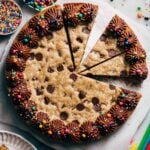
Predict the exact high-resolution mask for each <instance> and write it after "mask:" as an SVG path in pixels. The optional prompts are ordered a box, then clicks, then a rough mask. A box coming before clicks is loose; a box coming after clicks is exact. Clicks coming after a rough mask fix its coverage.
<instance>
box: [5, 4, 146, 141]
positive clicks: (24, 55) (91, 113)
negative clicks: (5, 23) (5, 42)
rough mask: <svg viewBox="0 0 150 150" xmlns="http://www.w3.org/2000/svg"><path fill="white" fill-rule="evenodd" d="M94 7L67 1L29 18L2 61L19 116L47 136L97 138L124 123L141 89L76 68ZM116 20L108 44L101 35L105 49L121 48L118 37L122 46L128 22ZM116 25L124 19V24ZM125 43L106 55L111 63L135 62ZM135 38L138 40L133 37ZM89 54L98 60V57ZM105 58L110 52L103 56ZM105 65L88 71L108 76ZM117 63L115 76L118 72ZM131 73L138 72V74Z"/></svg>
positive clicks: (80, 139) (93, 15) (81, 138)
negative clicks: (131, 88)
mask: <svg viewBox="0 0 150 150" xmlns="http://www.w3.org/2000/svg"><path fill="white" fill-rule="evenodd" d="M97 11H98V6H96V5H93V4H87V3H71V4H65V5H64V9H63V8H61V7H60V6H59V5H55V6H53V7H49V8H48V9H45V10H44V11H43V12H40V13H39V14H37V15H35V16H34V17H33V18H31V19H30V20H29V22H28V23H27V24H26V25H25V26H24V27H23V28H22V30H21V31H20V33H19V34H18V35H17V37H16V39H15V40H14V42H13V44H12V46H11V48H10V52H9V56H8V58H7V62H6V78H7V81H8V87H9V88H8V91H9V95H10V96H11V98H12V101H13V104H14V105H15V107H16V109H17V111H18V113H19V115H20V116H21V117H22V118H23V119H24V120H25V121H26V122H27V123H28V124H30V126H32V127H34V128H35V129H37V130H38V131H40V132H41V133H43V134H44V135H45V136H47V138H49V139H55V140H57V141H64V142H71V143H72V142H74V143H82V142H87V141H94V140H98V139H100V138H102V137H104V136H107V135H109V134H111V133H112V132H113V131H115V130H116V129H117V128H118V127H119V126H120V125H122V124H123V123H124V122H125V121H126V120H127V119H128V117H129V116H130V115H131V113H132V112H133V111H134V109H135V108H136V106H137V104H138V102H139V101H140V98H141V94H140V93H138V92H134V91H130V90H126V89H123V88H121V87H117V86H114V85H112V84H109V83H104V82H101V81H97V80H95V79H92V78H89V77H86V76H83V75H81V74H80V73H78V71H79V70H78V69H79V68H83V69H85V68H84V67H83V65H81V64H80V60H81V59H82V56H83V53H84V49H85V46H86V42H87V40H88V37H89V35H90V30H91V29H90V27H92V25H93V23H94V19H95V17H96V14H97ZM118 19H120V20H121V18H118ZM113 20H114V18H113ZM115 23H116V30H114V28H115V27H114V25H112V28H113V29H112V30H110V34H114V35H115V38H114V36H113V37H110V39H108V43H107V42H106V38H107V37H105V39H103V41H105V44H104V43H103V45H104V49H105V48H106V49H111V48H112V47H113V48H114V47H116V51H117V52H120V47H117V46H118V45H117V46H116V43H117V42H118V41H120V42H118V43H119V44H120V45H119V46H123V45H122V44H123V43H122V42H121V41H122V40H121V38H120V34H121V33H120V32H125V31H124V28H126V26H127V25H126V24H125V23H120V22H117V21H116V22H115ZM117 23H118V24H117ZM120 24H123V29H122V28H120ZM89 26H90V27H89ZM118 34H119V35H118ZM127 35H128V34H127ZM116 36H117V37H116ZM118 36H119V37H118ZM108 38H109V37H108ZM124 38H127V40H128V39H129V38H130V36H126V33H124ZM135 38H136V36H135ZM117 40H118V41H117ZM109 43H110V44H109ZM121 43H122V44H121ZM128 43H129V45H130V46H127V45H125V46H123V49H124V48H125V49H126V48H129V47H130V48H131V47H132V48H131V49H130V50H129V51H126V50H125V52H126V53H125V54H123V55H122V54H121V55H120V56H116V58H112V59H111V60H109V61H112V62H111V63H113V61H114V59H117V61H118V60H119V61H120V59H121V60H122V59H123V62H122V64H121V67H120V68H121V69H122V68H123V69H124V63H126V62H125V61H127V62H128V63H129V64H131V65H132V63H131V62H133V61H134V58H131V55H133V57H134V53H133V52H134V51H135V50H134V46H133V43H135V41H134V40H131V41H130V40H129V42H128ZM136 43H139V42H138V40H137V38H136ZM131 45H132V46H131ZM134 45H135V44H134ZM138 45H139V44H138ZM96 47H99V48H98V51H100V49H101V47H103V46H102V45H101V43H100V44H98V45H97V46H96ZM94 49H95V48H94ZM108 51H111V50H108ZM143 51H144V50H143V49H141V53H142V55H143V57H141V56H139V55H140V54H138V56H137V55H136V54H135V57H136V58H135V59H136V63H133V65H137V68H136V67H135V66H134V69H135V70H136V69H137V70H138V69H139V70H140V68H141V65H139V66H140V67H139V66H138V64H139V63H142V64H146V61H145V57H146V53H145V51H144V52H143ZM94 53H95V52H94ZM98 53H99V52H98ZM109 53H111V52H109ZM112 53H113V52H112ZM89 55H90V54H89ZM88 57H91V56H88ZM92 57H93V58H95V59H97V58H96V57H97V56H95V57H94V56H92ZM108 57H112V55H111V56H107V57H106V59H107V58H108ZM124 58H126V59H125V60H124ZM87 59H88V58H87ZM98 60H99V61H101V59H100V58H98V59H97V60H96V61H92V60H91V61H90V59H89V60H88V64H90V65H91V66H92V65H95V62H97V61H98ZM132 60H133V61H132ZM109 61H108V63H109ZM93 62H94V63H93ZM134 62H135V61H134ZM98 63H99V62H98ZM105 63H107V62H105ZM105 63H103V64H105ZM117 63H120V62H117ZM103 64H99V65H98V66H99V67H100V66H102V69H99V68H98V69H97V67H98V66H95V70H94V71H93V70H92V69H94V67H93V68H92V69H91V70H90V73H91V72H92V73H93V74H97V73H98V74H100V73H102V75H103V74H104V75H105V74H108V75H110V76H111V73H110V72H111V69H109V68H107V69H106V71H105V70H103V68H104V67H103ZM91 66H89V67H91ZM104 66H105V65H104ZM106 66H107V65H106ZM113 67H115V66H113ZM116 67H117V66H116ZM128 67H130V65H128ZM128 67H127V68H128ZM120 68H119V71H118V69H117V71H116V72H115V75H118V72H120V70H121V69H120ZM142 68H143V67H142ZM86 69H88V68H86ZM134 69H133V68H132V70H134ZM99 70H100V73H99ZM101 70H102V71H101ZM130 72H131V71H130ZM133 72H134V71H133ZM137 72H138V71H137ZM85 73H86V71H85ZM146 75H147V70H146V71H145V72H142V75H141V76H142V77H143V78H142V79H145V78H146ZM134 76H138V77H139V75H138V74H134Z"/></svg>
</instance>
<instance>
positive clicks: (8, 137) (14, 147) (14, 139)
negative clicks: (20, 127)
mask: <svg viewBox="0 0 150 150" xmlns="http://www.w3.org/2000/svg"><path fill="white" fill-rule="evenodd" d="M2 144H4V145H5V146H7V147H8V148H9V150H37V149H36V148H35V147H34V146H33V145H32V144H31V143H29V142H28V141H27V140H25V139H24V138H23V137H21V136H20V135H17V134H15V133H12V132H9V131H0V145H2Z"/></svg>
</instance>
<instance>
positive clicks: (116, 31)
mask: <svg viewBox="0 0 150 150" xmlns="http://www.w3.org/2000/svg"><path fill="white" fill-rule="evenodd" d="M126 28H127V26H126V24H125V22H124V21H123V20H122V19H121V18H120V17H118V16H117V15H116V16H114V17H113V19H112V20H111V21H110V23H109V25H108V27H107V29H106V31H107V32H108V33H109V34H111V35H112V36H114V37H118V36H120V35H121V33H122V31H123V30H125V29H126Z"/></svg>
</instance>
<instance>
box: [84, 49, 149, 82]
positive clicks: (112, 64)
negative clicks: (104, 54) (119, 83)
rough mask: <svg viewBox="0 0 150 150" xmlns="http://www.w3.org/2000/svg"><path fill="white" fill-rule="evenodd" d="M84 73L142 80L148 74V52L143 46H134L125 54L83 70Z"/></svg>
mask: <svg viewBox="0 0 150 150" xmlns="http://www.w3.org/2000/svg"><path fill="white" fill-rule="evenodd" d="M82 74H83V75H94V76H109V77H130V78H133V79H138V80H139V81H142V80H144V79H146V77H147V75H148V68H147V65H146V52H145V51H144V49H142V47H134V48H132V49H131V50H129V51H127V52H126V53H124V54H121V55H119V56H117V57H114V58H112V59H110V60H108V61H106V62H104V63H102V64H99V65H97V66H95V67H93V68H91V69H88V70H86V71H85V72H82Z"/></svg>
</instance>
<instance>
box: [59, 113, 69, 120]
mask: <svg viewBox="0 0 150 150" xmlns="http://www.w3.org/2000/svg"><path fill="white" fill-rule="evenodd" d="M68 117H69V115H68V113H67V112H65V111H63V112H61V113H60V119H61V120H67V119H68Z"/></svg>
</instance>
